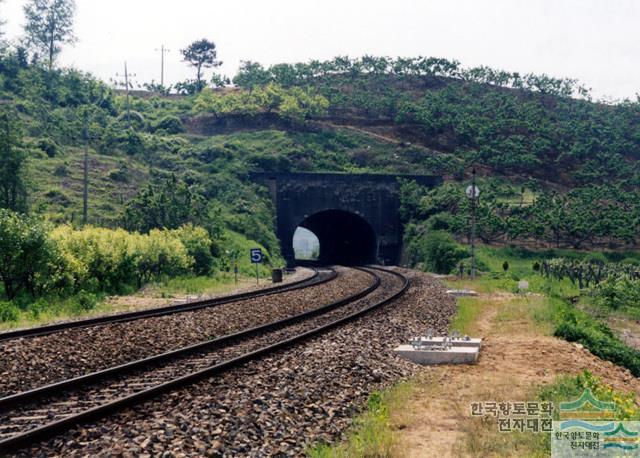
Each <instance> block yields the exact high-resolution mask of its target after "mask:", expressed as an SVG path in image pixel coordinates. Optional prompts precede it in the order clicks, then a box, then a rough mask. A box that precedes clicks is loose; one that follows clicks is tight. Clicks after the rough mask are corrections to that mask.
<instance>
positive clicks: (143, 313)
mask: <svg viewBox="0 0 640 458" xmlns="http://www.w3.org/2000/svg"><path fill="white" fill-rule="evenodd" d="M314 270H315V272H314V274H313V275H311V276H310V277H307V278H303V279H301V280H296V281H294V282H291V283H287V284H284V285H278V286H273V287H270V288H265V289H261V290H258V291H247V292H244V293H239V294H234V295H229V296H222V297H217V298H213V299H204V300H201V301H194V302H187V303H184V304H175V305H168V306H164V307H157V308H152V309H145V310H138V311H135V312H125V313H118V314H113V315H107V316H100V317H96V318H87V319H84V320H75V321H67V322H64V323H56V324H50V325H46V326H38V327H34V328H26V329H17V330H15V331H7V332H2V333H0V342H3V341H7V340H11V339H17V338H20V337H37V336H43V335H47V334H53V333H55V332H60V331H64V330H67V329H80V328H87V327H92V326H100V325H106V324H114V323H123V322H127V321H134V320H139V319H143V318H152V317H157V316H165V315H173V314H176V313H184V312H191V311H194V310H200V309H203V308H210V307H217V306H219V305H224V304H229V303H232V302H238V301H242V300H246V299H254V298H257V297H264V296H270V295H273V294H279V293H284V292H287V291H295V290H298V289H303V288H308V287H311V286H317V285H320V284H323V283H327V282H329V281H332V280H334V279H335V278H336V277H337V275H338V274H337V272H336V271H335V270H333V269H330V271H331V273H330V274H329V275H328V276H327V277H325V278H320V279H319V277H320V272H319V270H318V269H314Z"/></svg>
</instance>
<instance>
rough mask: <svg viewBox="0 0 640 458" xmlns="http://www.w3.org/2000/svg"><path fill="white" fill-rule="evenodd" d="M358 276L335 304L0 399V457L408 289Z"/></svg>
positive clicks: (375, 276)
mask: <svg viewBox="0 0 640 458" xmlns="http://www.w3.org/2000/svg"><path fill="white" fill-rule="evenodd" d="M359 270H362V271H364V272H366V273H368V274H369V275H370V276H371V279H372V282H371V284H369V285H368V286H367V287H366V288H365V289H362V290H360V291H358V292H356V293H354V294H353V295H351V296H349V297H346V298H344V299H342V300H340V301H337V302H333V303H330V304H325V305H323V306H321V307H318V308H316V309H312V310H309V311H306V312H304V313H301V314H298V315H295V316H292V317H288V318H285V319H281V320H278V321H275V322H272V323H268V324H265V325H261V326H257V327H254V328H251V329H247V330H244V331H241V332H237V333H235V334H230V335H227V336H223V337H219V338H216V339H213V340H210V341H206V342H202V343H199V344H196V345H191V346H189V347H185V348H181V349H178V350H175V351H171V352H167V353H164V354H161V355H156V356H153V357H150V358H145V359H143V360H139V361H134V362H131V363H128V364H124V365H121V366H117V367H113V368H110V369H106V370H103V371H99V372H95V373H92V374H88V375H85V376H82V377H77V378H75V379H71V380H66V381H63V382H59V383H55V384H52V385H47V386H44V387H41V388H37V389H34V390H30V391H27V392H23V393H18V394H15V395H12V396H8V397H6V398H2V399H0V454H2V453H8V452H10V451H14V450H16V449H18V448H20V447H23V446H26V445H29V444H32V443H33V442H35V441H38V440H42V439H45V438H47V437H50V436H52V435H55V434H57V433H61V432H63V431H65V430H67V429H69V428H71V427H73V426H74V425H77V424H80V423H86V422H88V421H92V420H95V419H97V418H100V417H103V416H105V415H108V414H110V413H112V412H115V411H117V410H119V409H122V408H124V407H127V406H132V405H135V404H138V403H140V402H142V401H144V400H147V399H150V398H152V397H155V396H158V395H160V394H162V393H166V392H169V391H172V390H175V389H177V388H180V387H182V386H185V385H188V384H191V383H193V382H196V381H198V380H200V379H203V378H206V377H210V376H212V375H217V374H221V373H223V372H225V371H228V370H230V369H232V368H234V367H237V366H240V365H242V364H244V363H246V362H249V361H251V360H254V359H258V358H260V357H262V356H264V355H267V354H269V353H273V352H275V351H277V350H279V349H282V348H285V347H288V346H292V345H294V344H296V343H298V342H300V341H302V340H304V339H307V338H309V337H312V336H315V335H318V334H321V333H323V332H326V331H328V330H329V329H332V328H334V327H337V326H340V325H342V324H345V323H347V322H350V321H352V320H354V319H356V318H358V317H360V316H362V315H364V314H366V313H368V312H370V311H372V310H374V309H376V308H378V307H381V306H382V305H385V304H387V303H389V302H391V301H393V300H395V299H397V298H398V297H400V296H401V295H402V294H403V293H404V292H405V291H406V289H407V288H408V281H407V279H406V278H405V277H404V276H402V275H401V274H399V273H397V272H394V271H390V270H385V269H381V268H373V267H370V268H360V269H359ZM383 278H385V280H384V281H383ZM374 292H376V293H374ZM376 294H377V295H378V297H373V296H376Z"/></svg>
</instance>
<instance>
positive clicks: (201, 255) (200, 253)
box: [171, 224, 214, 275]
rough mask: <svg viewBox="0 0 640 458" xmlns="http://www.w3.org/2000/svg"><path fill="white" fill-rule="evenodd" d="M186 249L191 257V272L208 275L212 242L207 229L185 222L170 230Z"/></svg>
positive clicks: (211, 267) (211, 260) (211, 262)
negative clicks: (192, 262) (183, 224)
mask: <svg viewBox="0 0 640 458" xmlns="http://www.w3.org/2000/svg"><path fill="white" fill-rule="evenodd" d="M171 232H172V234H174V235H175V236H176V237H177V238H178V239H179V240H180V241H181V242H182V244H183V245H184V247H185V248H186V249H187V254H188V255H189V256H190V257H191V258H193V261H194V264H193V272H194V273H195V274H196V275H209V274H210V273H211V271H212V270H213V262H214V259H213V255H212V254H211V249H212V247H213V242H212V241H211V238H210V237H209V234H208V233H207V231H206V230H205V229H204V228H202V227H194V226H193V224H187V225H185V226H182V227H181V228H179V229H176V230H174V231H171Z"/></svg>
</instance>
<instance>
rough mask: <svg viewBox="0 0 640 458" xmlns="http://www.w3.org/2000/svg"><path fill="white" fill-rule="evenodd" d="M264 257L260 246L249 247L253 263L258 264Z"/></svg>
mask: <svg viewBox="0 0 640 458" xmlns="http://www.w3.org/2000/svg"><path fill="white" fill-rule="evenodd" d="M263 259H264V255H263V254H262V250H261V249H260V248H253V249H251V262H252V263H253V264H260V263H262V260H263Z"/></svg>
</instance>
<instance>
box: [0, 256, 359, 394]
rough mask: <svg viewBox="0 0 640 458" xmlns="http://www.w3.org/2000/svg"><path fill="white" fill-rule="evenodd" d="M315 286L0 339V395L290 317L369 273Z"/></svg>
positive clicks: (353, 286)
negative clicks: (180, 310) (181, 311)
mask: <svg viewBox="0 0 640 458" xmlns="http://www.w3.org/2000/svg"><path fill="white" fill-rule="evenodd" d="M337 270H338V274H339V275H338V278H336V279H335V280H333V281H331V282H329V283H325V284H322V285H318V286H311V287H308V288H303V289H300V290H295V291H289V292H284V293H282V294H278V295H274V296H266V297H259V298H253V299H247V300H243V301H239V302H234V303H230V304H224V305H220V306H217V307H213V308H210V309H201V310H197V311H193V312H184V313H179V314H175V315H167V316H161V317H153V318H147V319H141V320H136V321H131V322H125V323H117V324H108V325H104V326H97V327H92V328H84V329H70V330H66V331H62V332H59V333H55V334H50V335H46V336H41V337H33V338H23V339H14V340H10V341H7V342H1V343H0V354H2V356H3V357H2V359H1V360H0V396H7V395H9V394H13V393H16V392H20V391H25V390H28V389H32V388H35V387H38V386H42V385H44V384H48V383H53V382H57V381H61V380H65V379H68V378H71V377H76V376H79V375H82V374H86V373H88V372H93V371H96V370H100V369H105V368H108V367H111V366H114V365H117V364H123V363H126V362H129V361H134V360H137V359H141V358H144V357H147V356H151V355H154V354H158V353H161V352H165V351H168V350H172V349H176V348H180V347H183V346H185V345H189V344H193V343H197V342H201V341H204V340H208V339H209V338H211V337H217V336H221V335H225V334H229V333H231V332H235V331H238V330H241V329H244V328H247V327H250V326H255V325H258V324H262V323H267V322H270V321H273V320H276V319H278V318H283V317H286V316H290V315H294V314H297V313H300V312H302V311H304V310H307V309H310V308H316V307H318V306H320V305H323V304H325V303H328V302H332V301H334V300H337V299H339V298H343V297H346V296H348V295H350V294H353V293H354V292H355V291H359V290H361V289H364V288H365V287H366V286H368V285H369V284H370V283H371V281H372V280H371V276H370V275H368V274H366V273H363V272H360V271H354V270H351V269H344V268H338V269H337Z"/></svg>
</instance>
